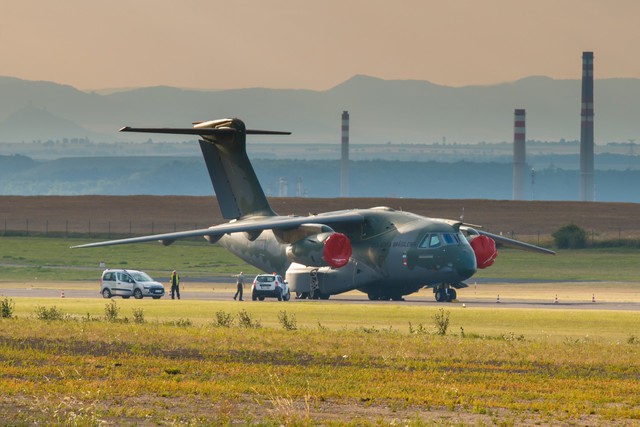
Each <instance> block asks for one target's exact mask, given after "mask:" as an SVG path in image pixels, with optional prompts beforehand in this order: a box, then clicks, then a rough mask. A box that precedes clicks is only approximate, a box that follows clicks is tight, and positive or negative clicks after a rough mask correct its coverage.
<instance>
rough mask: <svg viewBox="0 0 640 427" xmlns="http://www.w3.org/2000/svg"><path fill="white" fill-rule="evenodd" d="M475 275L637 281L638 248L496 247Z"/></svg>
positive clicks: (552, 279)
mask: <svg viewBox="0 0 640 427" xmlns="http://www.w3.org/2000/svg"><path fill="white" fill-rule="evenodd" d="M474 277H478V278H484V277H490V278H499V279H505V278H508V279H521V280H548V281H557V282H563V281H590V280H604V281H625V282H638V281H640V263H639V262H638V250H637V249H632V248H602V249H576V250H560V251H558V253H557V254H556V255H537V254H533V253H530V252H524V251H519V250H514V249H499V250H498V258H497V259H496V262H495V264H494V265H493V266H491V267H489V268H487V269H485V270H479V271H478V273H477V274H476V276H474Z"/></svg>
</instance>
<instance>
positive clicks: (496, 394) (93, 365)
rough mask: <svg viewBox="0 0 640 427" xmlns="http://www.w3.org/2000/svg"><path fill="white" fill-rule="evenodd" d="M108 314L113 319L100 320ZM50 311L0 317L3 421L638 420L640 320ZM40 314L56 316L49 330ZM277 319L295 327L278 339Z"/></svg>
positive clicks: (25, 304)
mask: <svg viewBox="0 0 640 427" xmlns="http://www.w3.org/2000/svg"><path fill="white" fill-rule="evenodd" d="M114 301H115V304H116V305H117V310H114V309H113V308H111V309H109V310H110V312H111V313H113V312H114V311H117V314H116V315H115V318H113V317H114V316H111V315H107V310H106V309H105V308H106V307H107V306H108V305H109V304H113V302H114ZM53 302H54V300H51V299H50V300H48V301H46V299H42V300H31V299H27V298H25V299H16V301H15V313H16V316H14V317H12V318H8V319H0V368H1V369H0V389H2V390H3V401H2V402H3V403H2V404H1V405H0V416H1V417H2V419H3V420H4V422H5V423H8V424H60V425H68V424H75V425H77V424H80V425H99V424H105V423H106V424H158V425H165V424H174V423H179V424H197V425H217V424H221V423H222V424H227V423H230V422H232V421H234V422H240V423H243V424H260V425H327V424H329V425H331V424H334V423H336V422H337V420H338V421H339V422H340V424H341V425H342V424H344V423H345V420H346V423H349V422H351V423H352V424H353V425H381V424H382V425H387V424H391V423H397V422H398V421H399V420H402V423H403V424H408V425H452V424H453V425H458V424H459V425H466V424H468V423H469V422H471V423H473V424H475V425H494V424H496V425H513V424H514V423H515V421H514V420H518V422H521V423H523V424H526V425H532V424H542V425H547V424H557V423H559V422H562V423H564V424H574V425H615V424H621V425H628V424H633V423H635V422H637V421H638V420H639V419H640V385H639V384H638V381H637V379H638V378H637V375H638V372H640V344H639V343H640V339H639V338H638V337H640V330H639V328H640V327H639V326H638V325H639V324H640V322H639V320H640V319H639V318H638V314H637V313H634V312H602V311H598V312H596V311H564V312H560V311H558V310H509V309H501V310H497V311H495V310H489V309H470V308H467V309H463V308H461V307H457V308H455V307H451V308H449V307H447V308H445V309H444V310H445V311H446V312H447V314H448V318H449V320H450V324H449V328H448V329H449V332H448V333H446V334H444V335H440V334H438V332H437V331H436V326H437V325H436V324H435V323H434V315H436V314H438V313H439V312H441V311H442V308H441V307H416V306H409V305H406V306H402V305H367V306H364V305H360V304H353V305H348V306H345V305H344V304H341V305H336V304H330V303H323V302H317V303H316V302H314V303H308V304H307V303H300V304H283V303H275V302H273V303H260V304H258V303H248V304H238V303H234V302H216V301H209V302H206V301H185V300H182V301H170V300H160V301H152V300H149V301H147V300H141V301H132V300H111V301H106V302H105V300H100V299H95V300H94V299H84V300H73V299H69V300H55V304H53ZM38 307H45V308H46V309H47V310H48V311H54V312H55V313H61V315H60V316H55V317H56V318H55V319H48V318H47V319H40V318H38V317H37V316H36V315H35V314H34V313H35V312H36V311H40V312H41V311H42V310H43V309H38ZM54 308H55V310H54ZM345 308H347V309H345ZM283 310H284V311H285V313H286V317H287V318H288V319H289V321H291V319H294V318H295V323H296V327H295V328H287V327H286V326H285V322H283V321H282V318H283ZM221 312H222V313H227V314H228V315H229V316H232V317H234V318H235V319H238V316H239V315H240V314H241V313H242V312H244V315H248V316H249V317H251V318H252V319H253V320H254V321H258V322H259V323H260V326H259V327H243V326H241V325H240V324H239V322H238V321H237V320H236V321H235V322H234V323H233V324H231V325H222V326H221V325H217V322H216V319H217V318H218V317H219V313H221ZM141 317H143V318H144V321H139V320H140V318H141ZM136 318H137V319H138V321H137V320H136ZM56 319H58V320H56ZM410 322H411V324H412V326H410ZM612 355H615V357H612ZM515 424H517V423H515Z"/></svg>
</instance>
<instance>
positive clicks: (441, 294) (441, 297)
mask: <svg viewBox="0 0 640 427" xmlns="http://www.w3.org/2000/svg"><path fill="white" fill-rule="evenodd" d="M436 301H437V302H446V301H447V293H446V292H445V291H444V289H441V290H439V291H438V292H436Z"/></svg>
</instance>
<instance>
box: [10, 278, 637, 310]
mask: <svg viewBox="0 0 640 427" xmlns="http://www.w3.org/2000/svg"><path fill="white" fill-rule="evenodd" d="M636 286H637V287H638V289H639V290H640V285H635V284H630V285H629V286H613V287H610V288H607V289H606V292H603V293H604V295H603V294H600V295H597V294H596V293H595V292H591V290H592V289H594V288H597V287H598V285H597V284H595V285H594V284H588V285H585V284H575V283H569V284H566V283H557V284H554V283H545V284H544V285H541V284H539V283H517V284H509V283H496V284H483V285H482V287H481V289H478V288H479V287H480V286H478V287H474V286H471V287H469V288H466V289H461V290H458V300H457V301H456V302H452V303H437V302H435V300H434V298H433V293H432V291H431V289H423V290H421V291H420V292H417V293H414V294H412V295H408V296H406V297H405V299H404V301H369V299H368V298H367V296H366V294H364V293H361V292H358V291H351V292H346V293H344V294H340V295H334V296H332V297H331V298H330V299H329V300H326V301H323V302H325V303H336V304H401V305H425V306H435V307H440V306H452V307H455V306H460V307H465V308H473V307H483V308H494V309H501V308H528V309H558V310H562V309H566V310H636V311H640V292H637V291H636V290H635V288H636ZM554 288H557V290H558V292H557V293H553V289H554ZM165 289H167V291H169V289H170V287H169V286H168V285H166V284H165ZM250 289H251V285H245V294H244V295H245V298H244V301H243V302H242V303H244V304H259V303H260V302H259V301H257V302H254V301H251V290H250ZM523 289H526V292H524V291H523ZM612 289H614V290H613V291H612ZM616 289H617V291H615V290H616ZM234 293H235V284H234V283H231V282H229V281H228V279H217V280H216V281H210V282H200V281H199V282H191V283H185V284H184V285H183V287H182V289H181V297H182V299H183V300H198V301H229V302H231V303H240V302H236V301H233V294H234ZM0 297H8V298H51V299H59V298H99V299H102V296H101V295H100V289H99V286H98V285H97V284H96V283H95V282H38V281H32V282H0ZM116 298H119V297H116ZM162 298H163V299H170V298H171V296H170V293H169V292H167V293H166V294H165V296H164V297H162ZM148 299H149V300H150V298H148ZM268 300H270V299H268ZM273 301H275V300H273ZM317 302H318V301H313V300H297V299H295V298H294V296H293V295H292V298H291V300H290V301H289V302H287V304H314V303H317Z"/></svg>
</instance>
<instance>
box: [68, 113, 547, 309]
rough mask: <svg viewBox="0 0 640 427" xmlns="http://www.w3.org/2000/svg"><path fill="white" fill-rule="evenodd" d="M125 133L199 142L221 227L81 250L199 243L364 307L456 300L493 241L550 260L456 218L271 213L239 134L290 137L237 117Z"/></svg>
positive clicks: (301, 294) (381, 210)
mask: <svg viewBox="0 0 640 427" xmlns="http://www.w3.org/2000/svg"><path fill="white" fill-rule="evenodd" d="M121 131H124V132H149V133H169V134H189V135H199V136H200V138H201V139H200V141H199V142H200V148H201V149H202V155H203V156H204V160H205V163H206V165H207V169H208V172H209V176H210V177H211V182H212V184H213V187H214V190H215V194H216V196H217V199H218V203H219V206H220V210H221V211H222V215H223V217H224V218H225V219H228V220H229V222H227V223H225V224H220V225H214V226H211V227H209V228H204V229H198V230H190V231H180V232H174V233H165V234H155V235H149V236H141V237H133V238H128V239H119V240H109V241H104V242H98V243H89V244H85V245H79V246H74V247H75V248H88V247H96V246H108V245H119V244H127V243H140V242H149V241H160V242H161V243H162V244H164V245H170V244H171V243H173V242H174V241H176V240H178V239H184V238H190V237H196V236H202V237H204V238H205V239H206V240H207V241H209V242H210V243H219V244H220V245H222V246H223V247H225V248H227V249H228V250H229V251H231V252H232V253H233V254H235V255H237V256H238V257H240V258H241V259H243V260H244V261H246V262H247V263H249V264H251V265H253V266H255V267H257V268H259V269H261V270H263V271H265V272H277V273H278V274H281V275H283V276H285V277H286V279H287V281H288V282H289V287H290V289H291V291H293V292H296V294H297V296H298V298H312V299H328V298H329V297H330V296H331V295H336V294H341V293H343V292H348V291H352V290H355V289H357V290H359V291H361V292H364V293H365V294H367V295H368V297H369V299H371V300H400V299H402V297H403V296H405V295H409V294H411V293H414V292H416V291H418V290H419V289H421V288H423V287H431V288H433V292H434V295H435V299H436V301H439V302H447V301H451V300H454V299H456V289H458V288H463V287H466V286H467V285H466V284H465V283H464V281H465V280H467V279H469V278H470V277H472V276H473V275H474V274H475V273H476V271H477V269H479V268H486V267H489V266H490V265H492V264H493V262H494V260H495V258H496V256H497V250H496V242H497V243H499V244H501V245H504V246H508V247H512V248H517V249H522V250H527V251H532V252H539V253H544V254H554V252H553V251H551V250H548V249H545V248H541V247H539V246H535V245H531V244H528V243H524V242H520V241H517V240H514V239H509V238H506V237H503V236H500V235H496V234H492V233H488V232H486V231H482V230H478V229H477V228H478V226H472V225H470V224H465V223H464V222H463V220H462V218H461V219H460V220H458V221H456V220H447V219H436V218H428V217H424V216H420V215H416V214H413V213H410V212H402V211H396V210H394V209H391V208H388V207H374V208H370V209H353V210H344V211H336V212H327V213H321V214H317V215H310V216H280V215H277V214H276V213H275V212H274V211H273V210H272V209H271V206H270V205H269V202H268V201H267V198H266V196H265V194H264V191H263V190H262V187H261V186H260V183H259V182H258V178H257V176H256V174H255V172H254V170H253V166H252V165H251V162H250V161H249V157H248V156H247V151H246V135H288V134H290V132H274V131H261V130H248V129H246V128H245V124H244V123H243V122H242V121H241V120H239V119H223V120H213V121H207V122H196V123H194V126H193V127H192V128H132V127H125V128H122V129H121Z"/></svg>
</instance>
